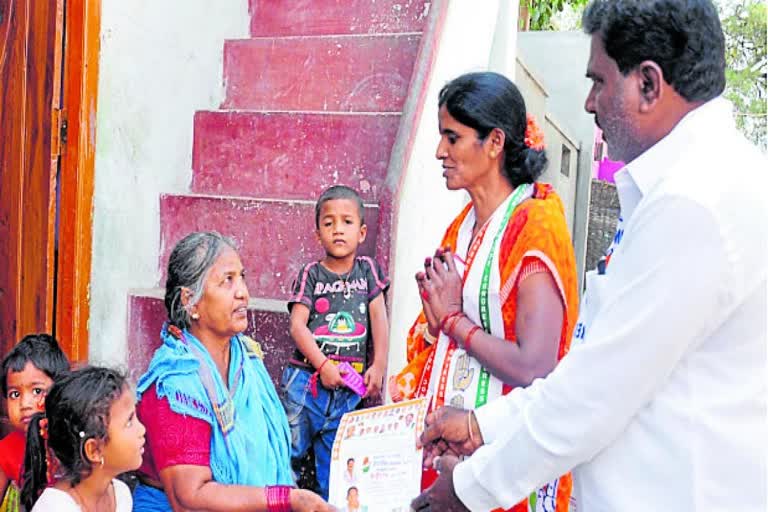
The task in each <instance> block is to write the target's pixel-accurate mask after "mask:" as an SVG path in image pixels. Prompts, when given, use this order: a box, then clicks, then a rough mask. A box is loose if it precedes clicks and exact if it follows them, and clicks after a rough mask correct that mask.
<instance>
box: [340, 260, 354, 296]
mask: <svg viewBox="0 0 768 512" xmlns="http://www.w3.org/2000/svg"><path fill="white" fill-rule="evenodd" d="M354 268H355V267H354V266H353V267H352V268H351V269H350V271H349V272H347V274H346V275H341V274H336V275H337V276H339V279H341V282H342V283H343V286H344V298H345V299H349V298H350V297H351V296H352V290H351V289H350V287H349V276H351V275H352V270H354Z"/></svg>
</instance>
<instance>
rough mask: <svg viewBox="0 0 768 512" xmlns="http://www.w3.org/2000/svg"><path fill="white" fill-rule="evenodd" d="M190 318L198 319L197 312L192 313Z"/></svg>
mask: <svg viewBox="0 0 768 512" xmlns="http://www.w3.org/2000/svg"><path fill="white" fill-rule="evenodd" d="M192 320H200V315H198V314H197V313H192Z"/></svg>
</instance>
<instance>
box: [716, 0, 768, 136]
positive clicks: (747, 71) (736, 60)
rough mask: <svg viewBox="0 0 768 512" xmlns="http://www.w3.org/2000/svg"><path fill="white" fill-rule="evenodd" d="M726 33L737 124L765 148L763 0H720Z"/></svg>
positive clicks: (767, 61)
mask: <svg viewBox="0 0 768 512" xmlns="http://www.w3.org/2000/svg"><path fill="white" fill-rule="evenodd" d="M718 7H719V8H720V16H721V20H722V24H723V31H724V32H725V42H726V54H725V60H726V68H727V70H726V80H727V86H726V91H725V96H726V97H727V98H728V99H729V100H730V101H732V102H733V104H734V106H735V108H736V111H737V114H736V124H737V126H738V127H739V129H740V130H741V131H742V132H743V133H744V134H745V135H746V136H747V138H748V139H750V140H751V141H753V142H754V143H755V144H757V145H759V146H760V147H761V148H762V150H763V151H766V119H768V118H767V117H766V78H767V77H768V57H766V29H767V28H768V27H767V25H768V22H767V21H766V7H765V3H764V2H763V0H741V1H739V2H726V1H721V2H719V4H718Z"/></svg>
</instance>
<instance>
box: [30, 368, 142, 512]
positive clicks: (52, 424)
mask: <svg viewBox="0 0 768 512" xmlns="http://www.w3.org/2000/svg"><path fill="white" fill-rule="evenodd" d="M126 388H127V381H126V378H125V376H124V375H123V374H121V373H119V372H117V371H115V370H111V369H109V368H99V367H95V366H89V367H85V368H82V369H80V370H76V371H73V372H71V373H70V374H69V375H66V376H65V377H62V378H61V379H60V380H59V381H58V382H55V383H54V385H53V387H52V388H51V390H50V391H49V392H48V396H47V397H46V399H45V413H37V414H35V415H34V416H33V417H32V420H31V421H30V422H29V428H28V430H27V448H26V454H25V455H24V485H23V487H22V490H21V502H22V503H23V504H24V506H25V507H26V510H32V506H33V505H34V504H35V502H36V501H37V498H38V497H39V496H40V493H41V492H43V489H45V487H46V486H47V485H48V476H47V474H48V461H47V455H48V453H49V452H48V450H50V452H52V454H53V456H55V457H56V460H57V461H58V465H57V469H58V470H59V472H60V473H61V477H62V478H63V479H64V480H66V481H68V482H69V483H70V484H71V485H72V486H73V487H74V486H75V485H77V484H78V483H80V481H81V480H82V479H84V478H86V477H87V476H88V475H90V474H91V471H92V468H93V464H92V463H91V462H90V461H89V460H88V458H87V457H86V456H85V449H84V448H85V443H86V441H88V440H89V439H100V440H103V441H104V442H107V441H108V438H107V429H108V427H109V409H110V407H111V406H112V403H113V402H114V401H115V400H117V399H118V398H119V397H120V395H121V394H122V393H123V392H124V391H125V389H126ZM42 419H47V421H48V426H47V429H46V430H47V437H48V440H47V441H45V440H44V439H43V437H42V435H41V426H40V420H42Z"/></svg>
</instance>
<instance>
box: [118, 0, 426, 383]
mask: <svg viewBox="0 0 768 512" xmlns="http://www.w3.org/2000/svg"><path fill="white" fill-rule="evenodd" d="M429 6H430V2H428V1H424V0H399V1H398V0H290V1H285V0H250V13H251V38H250V39H245V40H232V41H227V42H226V43H225V45H224V83H225V90H226V98H225V100H224V102H223V103H222V105H221V109H220V110H212V111H199V112H197V113H196V114H195V118H194V142H193V148H192V154H193V156H192V167H193V169H192V171H193V172H192V174H193V178H192V183H191V189H190V191H189V192H188V193H186V194H164V195H161V197H160V226H161V229H160V231H161V235H160V236H161V238H160V261H158V266H159V268H160V269H161V271H162V274H163V275H162V277H161V280H160V282H159V283H158V287H157V288H153V289H149V290H133V291H132V293H131V294H130V296H129V299H128V315H129V316H128V321H129V326H130V327H129V334H128V365H129V368H130V372H131V375H132V376H133V377H134V378H136V377H138V376H139V375H140V374H141V373H142V372H143V371H144V370H145V369H146V367H147V364H148V363H149V360H150V358H151V356H152V353H153V352H154V350H155V348H156V347H157V346H158V345H159V332H160V328H161V326H162V324H163V322H164V320H165V318H166V313H165V308H164V305H163V293H164V288H163V286H164V284H165V270H166V264H167V261H168V256H169V254H170V251H171V250H172V248H173V246H174V244H175V243H176V242H177V241H178V240H179V239H181V238H182V237H183V236H185V235H186V234H187V233H189V232H191V231H198V230H216V231H219V232H221V233H223V234H225V235H228V236H231V237H232V238H234V239H235V240H236V241H237V242H238V244H239V245H240V248H241V250H240V256H241V258H242V260H243V264H244V266H245V268H246V269H247V271H248V274H247V276H248V277H247V283H248V288H249V291H250V294H251V305H250V312H249V320H250V322H249V325H250V327H249V329H250V331H249V332H248V334H249V335H251V336H252V337H254V338H255V339H257V340H259V341H261V342H262V346H263V348H264V350H265V353H266V359H265V362H266V364H267V368H268V369H269V371H270V374H271V375H272V377H273V379H274V380H277V379H278V378H279V375H280V372H281V371H282V368H283V366H284V364H285V362H286V361H287V359H288V357H289V355H290V353H291V351H292V349H293V342H292V341H291V339H290V336H289V334H288V314H287V309H286V302H285V301H286V299H287V298H288V295H289V293H290V287H291V282H292V280H293V278H294V277H295V275H296V273H297V272H298V270H299V268H300V266H301V265H302V264H303V263H304V262H306V261H308V260H311V259H313V258H315V259H317V258H320V257H321V256H322V251H321V250H320V247H319V245H318V243H317V241H316V239H315V236H314V230H315V226H314V202H315V199H316V198H317V196H318V195H319V193H320V192H321V191H322V190H323V189H324V188H326V187H328V186H330V185H333V184H345V185H349V186H351V187H354V188H355V189H357V190H358V191H359V192H360V194H361V195H362V197H363V200H364V201H365V203H366V212H365V217H366V222H367V224H368V237H367V239H366V242H365V244H364V245H363V247H362V253H363V254H366V255H371V256H377V257H378V258H379V261H381V262H382V264H383V265H384V267H385V268H386V267H387V259H388V252H389V251H388V249H389V237H390V233H389V232H388V228H387V227H386V226H387V225H388V223H386V222H385V223H384V227H383V228H382V227H381V226H380V215H379V211H380V205H381V203H382V201H386V200H387V199H386V197H385V196H386V193H385V192H386V191H385V190H384V181H385V178H386V172H387V166H388V164H389V158H390V153H391V151H392V146H393V143H394V141H395V136H396V133H397V130H398V126H399V122H400V117H401V113H402V110H403V103H404V100H405V97H406V94H407V92H408V86H409V82H410V80H411V74H412V71H413V68H414V64H415V60H416V56H417V53H418V50H419V44H420V39H421V34H422V31H423V30H424V26H425V23H426V20H427V14H428V11H429ZM169 150H170V149H169ZM381 217H382V219H381V220H382V221H383V220H384V217H385V215H381Z"/></svg>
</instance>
